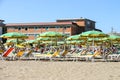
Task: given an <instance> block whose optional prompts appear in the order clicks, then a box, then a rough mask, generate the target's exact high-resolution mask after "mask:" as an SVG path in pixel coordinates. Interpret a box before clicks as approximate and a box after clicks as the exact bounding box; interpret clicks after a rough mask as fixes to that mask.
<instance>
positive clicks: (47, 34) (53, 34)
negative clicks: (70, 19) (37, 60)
mask: <svg viewBox="0 0 120 80" xmlns="http://www.w3.org/2000/svg"><path fill="white" fill-rule="evenodd" d="M38 37H49V38H50V39H51V41H53V39H52V38H55V40H54V41H55V42H56V45H57V41H58V39H60V38H64V37H65V35H64V34H61V33H59V32H53V31H48V32H44V33H41V34H39V35H38Z"/></svg>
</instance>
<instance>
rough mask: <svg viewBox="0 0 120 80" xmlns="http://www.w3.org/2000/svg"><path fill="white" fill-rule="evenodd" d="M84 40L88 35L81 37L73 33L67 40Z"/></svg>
mask: <svg viewBox="0 0 120 80" xmlns="http://www.w3.org/2000/svg"><path fill="white" fill-rule="evenodd" d="M80 39H81V40H83V39H86V37H81V35H73V36H69V37H68V38H66V40H68V41H71V40H80Z"/></svg>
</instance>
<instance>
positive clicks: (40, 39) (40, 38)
mask: <svg viewBox="0 0 120 80" xmlns="http://www.w3.org/2000/svg"><path fill="white" fill-rule="evenodd" d="M36 40H37V41H51V40H56V39H55V38H49V37H39V38H37V39H36Z"/></svg>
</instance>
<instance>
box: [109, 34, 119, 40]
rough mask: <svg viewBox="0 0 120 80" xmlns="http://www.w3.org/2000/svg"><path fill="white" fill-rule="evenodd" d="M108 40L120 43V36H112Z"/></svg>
mask: <svg viewBox="0 0 120 80" xmlns="http://www.w3.org/2000/svg"><path fill="white" fill-rule="evenodd" d="M108 39H110V40H115V41H120V36H117V35H110V36H109V37H108Z"/></svg>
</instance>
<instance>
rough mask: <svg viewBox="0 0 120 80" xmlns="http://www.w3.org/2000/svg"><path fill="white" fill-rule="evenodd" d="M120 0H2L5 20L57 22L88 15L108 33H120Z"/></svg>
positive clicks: (0, 6)
mask: <svg viewBox="0 0 120 80" xmlns="http://www.w3.org/2000/svg"><path fill="white" fill-rule="evenodd" d="M119 8H120V0H0V19H3V20H5V22H4V23H25V22H28V23H29V22H55V21H56V20H57V19H66V18H67V19H72V18H80V17H83V18H87V19H91V20H93V21H96V28H97V29H101V30H102V31H103V32H104V33H109V32H111V29H112V28H113V31H114V32H119V33H120V9H119Z"/></svg>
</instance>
